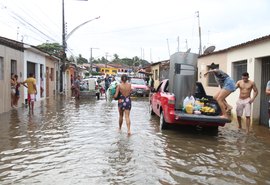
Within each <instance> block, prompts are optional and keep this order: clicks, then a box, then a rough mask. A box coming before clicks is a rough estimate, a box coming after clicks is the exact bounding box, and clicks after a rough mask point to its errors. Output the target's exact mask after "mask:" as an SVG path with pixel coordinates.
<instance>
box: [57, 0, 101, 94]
mask: <svg viewBox="0 0 270 185" xmlns="http://www.w3.org/2000/svg"><path fill="white" fill-rule="evenodd" d="M81 1H88V0H81ZM99 18H100V16H99V17H96V18H94V19H91V20H89V21H86V22H84V23H82V24H80V25H79V26H77V27H75V28H74V29H73V30H72V31H71V32H70V33H69V34H68V35H66V29H65V0H62V45H63V54H62V67H61V69H60V70H61V71H60V92H62V91H63V71H64V69H65V63H66V49H67V42H66V41H67V39H68V38H69V37H70V36H71V35H72V34H73V33H74V32H75V31H76V30H77V29H78V28H80V27H81V26H83V25H85V24H86V23H88V22H91V21H93V20H95V19H99Z"/></svg>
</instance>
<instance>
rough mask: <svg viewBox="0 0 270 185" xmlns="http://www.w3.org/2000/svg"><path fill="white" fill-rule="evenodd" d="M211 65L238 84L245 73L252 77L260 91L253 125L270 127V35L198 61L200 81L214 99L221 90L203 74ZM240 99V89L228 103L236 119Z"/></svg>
mask: <svg viewBox="0 0 270 185" xmlns="http://www.w3.org/2000/svg"><path fill="white" fill-rule="evenodd" d="M211 63H215V64H217V65H218V68H219V69H221V70H223V71H224V72H226V73H227V74H229V75H230V76H231V77H232V78H233V79H234V80H235V81H238V80H240V79H241V76H242V73H243V72H248V73H249V76H250V78H249V79H250V80H253V81H254V82H255V83H256V86H257V88H258V91H259V93H258V96H257V98H256V99H255V101H254V103H253V109H252V110H253V111H252V122H253V123H255V124H256V123H257V124H262V125H268V113H267V110H268V100H269V97H267V96H266V94H265V88H266V83H267V81H268V80H270V35H268V36H265V37H261V38H258V39H254V40H252V41H248V42H246V43H243V44H240V45H237V46H233V47H230V48H227V49H224V50H220V51H216V52H213V53H210V54H208V55H202V56H200V57H199V58H198V81H200V82H202V83H203V85H204V87H205V90H206V92H207V93H208V94H209V95H214V94H215V92H216V91H217V90H218V88H219V87H217V84H216V83H215V82H214V79H213V77H211V76H210V77H207V78H204V77H203V74H204V73H205V72H207V71H208V70H209V65H210V64H211ZM251 96H253V94H252V95H251ZM238 97H239V89H237V90H236V91H235V92H233V93H232V94H231V95H230V96H229V97H228V98H227V99H226V100H227V101H228V103H229V104H230V105H232V106H233V110H234V111H233V115H234V116H236V115H235V110H236V103H235V102H236V100H237V99H238Z"/></svg>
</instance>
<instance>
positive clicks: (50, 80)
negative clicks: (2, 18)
mask: <svg viewBox="0 0 270 185" xmlns="http://www.w3.org/2000/svg"><path fill="white" fill-rule="evenodd" d="M59 62H60V60H59V59H58V58H56V57H53V56H50V55H49V54H48V53H44V52H42V51H41V50H39V49H38V48H36V47H35V46H31V45H27V44H24V43H21V42H17V41H14V40H11V39H7V38H4V37H0V89H1V90H0V113H3V112H7V111H9V110H11V109H12V107H11V83H10V82H11V74H17V75H18V81H19V82H23V81H24V80H26V78H27V77H28V74H29V73H33V74H34V75H35V78H36V80H37V96H36V100H37V101H39V100H41V99H45V98H46V97H51V96H54V95H55V93H56V92H58V91H59V90H58V88H59V83H58V79H59V78H58V75H59V72H58V71H59ZM41 88H43V89H44V91H43V93H41ZM19 91H20V98H19V101H18V107H21V106H22V105H23V104H25V103H27V88H24V86H21V87H20V88H19Z"/></svg>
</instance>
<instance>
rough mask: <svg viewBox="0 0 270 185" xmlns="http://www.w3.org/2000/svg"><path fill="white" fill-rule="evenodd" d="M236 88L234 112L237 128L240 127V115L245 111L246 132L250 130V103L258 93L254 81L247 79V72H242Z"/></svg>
mask: <svg viewBox="0 0 270 185" xmlns="http://www.w3.org/2000/svg"><path fill="white" fill-rule="evenodd" d="M236 88H239V89H240V94H239V99H238V101H237V102H236V114H237V121H238V124H239V128H242V115H243V113H244V112H245V116H246V132H247V133H248V132H249V131H250V116H251V104H252V103H253V102H254V100H255V98H256V96H257V95H258V90H257V87H256V84H255V82H253V81H251V80H249V74H248V73H247V72H245V73H243V74H242V80H239V81H238V82H237V83H236ZM252 90H253V97H252V98H251V97H250V95H251V91H252Z"/></svg>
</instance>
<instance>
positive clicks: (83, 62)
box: [77, 54, 88, 64]
mask: <svg viewBox="0 0 270 185" xmlns="http://www.w3.org/2000/svg"><path fill="white" fill-rule="evenodd" d="M87 63H88V60H87V59H86V58H83V57H82V55H81V54H79V57H77V64H87Z"/></svg>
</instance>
